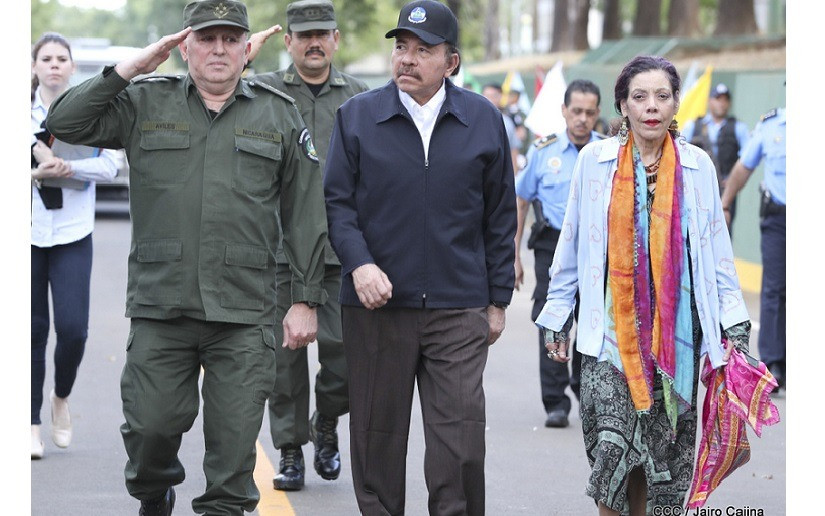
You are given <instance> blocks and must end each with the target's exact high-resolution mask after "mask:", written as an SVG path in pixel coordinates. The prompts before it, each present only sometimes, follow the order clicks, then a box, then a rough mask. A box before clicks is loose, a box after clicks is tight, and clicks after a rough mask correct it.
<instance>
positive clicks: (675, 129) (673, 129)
mask: <svg viewBox="0 0 825 516" xmlns="http://www.w3.org/2000/svg"><path fill="white" fill-rule="evenodd" d="M667 130H668V131H670V132H671V133H673V134H679V122H677V121H676V119H675V118H674V119H673V120H671V121H670V126H668V128H667Z"/></svg>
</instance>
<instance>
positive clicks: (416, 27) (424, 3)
mask: <svg viewBox="0 0 825 516" xmlns="http://www.w3.org/2000/svg"><path fill="white" fill-rule="evenodd" d="M403 30H408V31H410V32H412V33H413V34H415V35H416V36H418V37H419V38H420V39H421V41H423V42H424V43H426V44H428V45H438V44H440V43H444V42H447V43H449V44H451V45H455V44H457V43H458V20H457V19H456V17H455V15H454V14H453V12H452V11H451V10H450V8H449V7H447V6H446V5H444V4H442V3H440V2H436V1H435V0H416V1H415V2H410V3H408V4H407V5H405V6H404V7H402V8H401V13H399V15H398V26H397V27H396V28H394V29H392V30H391V31H389V32H387V34H386V37H387V38H392V37H395V36H396V35H397V34H398V33H399V32H401V31H403Z"/></svg>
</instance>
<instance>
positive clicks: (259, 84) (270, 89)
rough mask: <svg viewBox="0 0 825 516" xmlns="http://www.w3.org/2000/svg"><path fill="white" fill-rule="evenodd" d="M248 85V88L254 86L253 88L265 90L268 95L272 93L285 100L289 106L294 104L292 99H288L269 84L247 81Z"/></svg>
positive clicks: (287, 96) (288, 97)
mask: <svg viewBox="0 0 825 516" xmlns="http://www.w3.org/2000/svg"><path fill="white" fill-rule="evenodd" d="M249 85H250V86H255V87H258V88H263V89H265V90H267V91H268V92H270V93H274V94H275V95H278V96H280V97H283V98H285V99H286V100H288V101H289V102H290V103H291V104H295V99H294V98H292V97H290V96H289V95H287V94H286V93H284V92H283V91H281V90H279V89H278V88H273V87H272V86H270V85H269V84H265V83H263V82H258V81H256V80H254V79H253V80H251V81H249Z"/></svg>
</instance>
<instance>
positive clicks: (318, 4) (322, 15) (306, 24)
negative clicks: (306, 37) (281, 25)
mask: <svg viewBox="0 0 825 516" xmlns="http://www.w3.org/2000/svg"><path fill="white" fill-rule="evenodd" d="M286 25H287V30H288V31H289V32H304V31H307V30H333V29H337V28H338V24H336V23H335V8H334V7H333V6H332V2H330V1H328V0H300V1H299V2H292V3H291V4H289V5H288V6H287V7H286Z"/></svg>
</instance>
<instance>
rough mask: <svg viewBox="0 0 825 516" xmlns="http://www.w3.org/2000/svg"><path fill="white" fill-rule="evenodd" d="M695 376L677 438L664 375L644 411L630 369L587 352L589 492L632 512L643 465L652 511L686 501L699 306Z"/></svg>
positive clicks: (584, 393) (584, 391) (584, 414)
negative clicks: (632, 482) (630, 494)
mask: <svg viewBox="0 0 825 516" xmlns="http://www.w3.org/2000/svg"><path fill="white" fill-rule="evenodd" d="M693 337H694V340H693V342H694V349H695V350H696V352H695V353H694V371H695V374H694V381H693V385H694V387H693V399H692V401H691V408H690V410H688V411H687V412H685V413H684V414H682V415H680V416H679V418H678V420H677V423H676V436H675V439H673V440H671V437H672V432H671V426H670V422H669V421H668V418H667V414H666V413H665V406H664V403H663V401H662V396H663V394H662V385H661V379H660V378H659V377H658V375H657V378H656V381H655V382H654V390H653V395H654V401H653V407H652V408H651V410H650V412H649V413H647V414H638V413H637V412H636V410H635V408H634V406H633V401H632V400H631V398H630V390H629V389H628V387H627V381H626V379H625V377H624V375H623V374H622V373H621V372H620V371H619V370H618V369H616V368H615V367H614V366H613V365H612V364H611V363H609V362H607V361H602V362H598V361H597V359H596V358H595V357H592V356H587V355H584V356H583V357H582V370H581V419H582V431H583V433H584V444H585V448H586V451H587V459H588V461H589V462H590V467H591V468H592V472H591V474H590V480H589V481H588V484H587V488H586V490H585V493H586V494H587V495H588V496H590V497H592V498H594V499H595V500H596V501H597V502H602V503H603V504H604V505H606V506H607V507H609V508H610V509H613V510H614V511H619V512H621V513H622V514H627V513H628V511H629V504H628V501H627V480H628V474H629V473H630V472H631V471H632V470H633V469H635V468H637V467H641V468H642V470H643V471H644V475H645V479H646V481H647V513H648V514H650V513H651V512H652V510H653V507H655V506H664V505H667V506H682V507H684V499H685V495H686V494H687V491H688V489H690V483H691V479H692V476H693V466H694V464H693V461H694V450H695V446H696V427H697V410H696V390H697V387H698V381H699V350H700V349H701V337H702V332H701V329H700V328H699V321H698V318H697V317H696V312H695V311H694V332H693Z"/></svg>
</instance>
